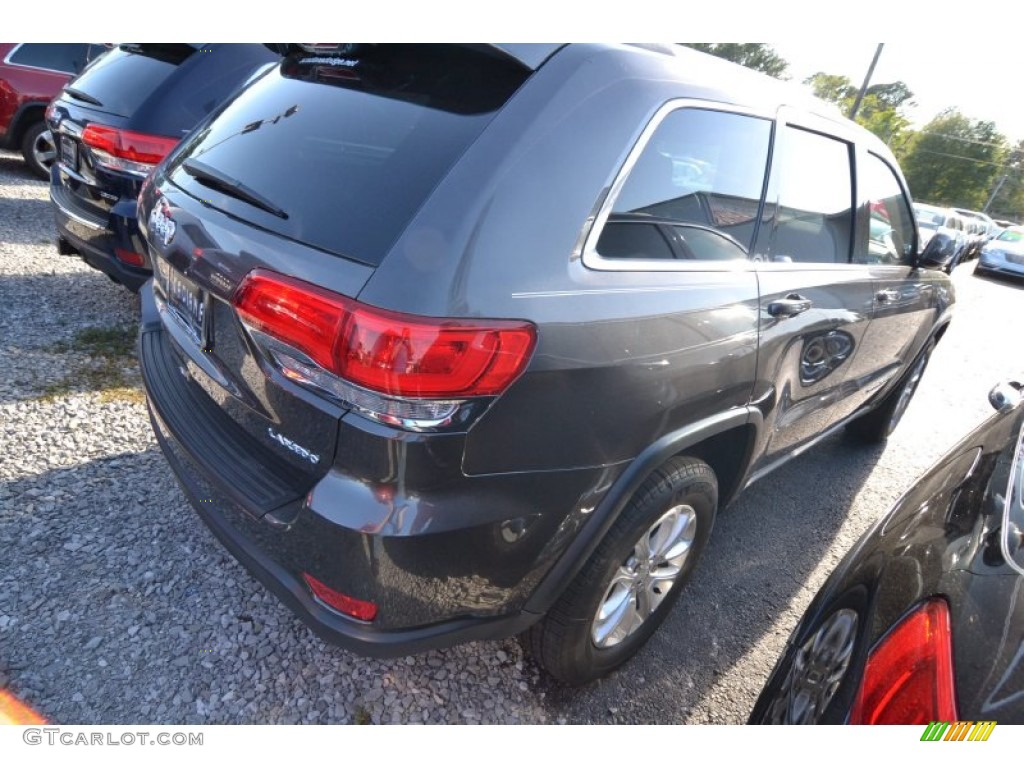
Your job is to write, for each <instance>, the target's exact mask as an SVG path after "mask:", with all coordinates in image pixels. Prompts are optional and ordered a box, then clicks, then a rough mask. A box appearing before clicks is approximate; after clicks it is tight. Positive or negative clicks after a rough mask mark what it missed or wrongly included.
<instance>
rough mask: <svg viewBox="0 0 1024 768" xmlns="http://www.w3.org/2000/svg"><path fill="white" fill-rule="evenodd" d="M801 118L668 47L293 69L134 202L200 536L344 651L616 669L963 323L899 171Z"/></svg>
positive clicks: (315, 54)
mask: <svg viewBox="0 0 1024 768" xmlns="http://www.w3.org/2000/svg"><path fill="white" fill-rule="evenodd" d="M801 103H805V100H804V99H803V97H801V96H800V95H799V94H798V93H796V92H794V90H792V89H791V87H790V86H788V85H787V84H785V83H781V82H779V81H776V80H774V79H772V78H769V77H765V76H762V75H758V74H756V73H753V72H751V71H749V70H746V69H743V68H741V67H738V66H735V65H732V64H729V63H727V62H723V61H721V60H719V59H715V58H713V57H710V56H706V55H704V54H701V53H697V52H695V51H692V50H690V49H685V48H677V47H664V48H658V47H655V48H652V47H647V46H643V47H636V46H617V45H569V46H564V47H562V46H557V45H552V46H544V45H524V46H506V47H493V46H486V45H378V46H372V45H367V46H359V45H351V46H344V47H339V48H337V49H332V50H324V49H315V48H310V49H306V48H303V47H296V48H294V49H292V50H290V52H288V54H287V55H286V56H285V58H284V59H283V60H282V62H281V63H280V64H279V65H278V66H275V67H272V68H269V69H268V70H267V71H265V72H264V73H262V74H261V76H259V77H258V78H255V79H254V80H253V81H252V82H251V83H249V85H248V86H247V87H246V88H245V89H244V90H243V91H241V92H240V93H239V94H237V95H236V96H235V97H234V98H232V99H231V100H230V101H228V102H227V103H226V104H225V105H224V106H223V107H222V108H221V109H220V110H218V112H217V113H216V114H215V115H214V116H212V117H211V118H210V119H208V120H206V121H204V122H203V124H202V125H201V126H199V127H198V128H197V130H196V131H195V132H194V133H193V134H191V136H190V137H189V138H188V139H187V140H186V141H185V142H184V143H183V144H182V145H181V146H180V147H179V148H178V149H177V150H175V151H174V152H173V153H172V155H171V156H169V157H168V158H167V159H166V160H165V161H164V163H163V164H161V165H160V166H159V167H158V168H157V170H156V172H155V174H154V177H153V182H152V184H150V185H147V187H146V188H145V190H144V191H143V194H142V197H141V199H140V201H139V215H140V221H141V222H142V225H143V230H144V235H145V238H146V241H147V243H148V246H149V252H150V255H151V257H152V259H153V264H154V270H155V274H154V280H153V283H152V285H151V286H147V287H146V288H145V289H144V291H143V303H142V306H143V317H142V328H141V335H140V342H139V345H140V347H139V348H140V358H141V367H142V371H143V375H144V379H145V385H146V389H147V393H148V401H149V408H150V414H151V417H152V420H153V425H154V429H155V432H156V435H157V438H158V440H159V442H160V445H161V447H162V448H163V450H164V452H165V454H166V456H167V458H168V460H169V462H170V463H171V465H172V467H173V469H174V471H175V473H176V474H177V476H178V478H179V480H180V481H181V483H182V485H183V487H184V488H185V490H186V493H187V494H188V496H189V497H190V499H191V501H192V502H193V504H194V506H195V507H196V510H197V512H198V514H199V515H200V516H201V517H202V519H203V520H204V521H205V522H206V524H207V525H208V526H210V528H211V529H212V530H213V531H214V532H215V533H216V534H217V536H218V537H219V538H220V539H221V540H222V541H223V543H224V544H225V546H226V547H227V548H228V549H229V550H231V551H232V552H233V553H234V555H235V556H236V557H238V558H239V559H240V560H241V561H242V562H243V563H245V564H246V566H247V567H248V568H250V569H251V570H252V572H253V573H254V574H255V575H256V576H257V577H258V578H260V579H261V580H262V581H263V582H264V583H265V584H266V585H267V586H268V587H269V588H270V589H272V590H273V591H274V592H275V593H276V594H277V595H278V596H279V597H280V598H281V599H282V600H284V601H285V602H286V603H287V604H288V605H290V606H291V607H292V608H293V609H294V610H295V611H296V612H297V613H298V614H299V615H300V616H301V617H302V618H303V619H304V620H305V621H306V622H308V623H309V624H310V625H311V626H312V627H313V628H315V629H316V630H317V631H318V632H320V633H321V634H322V635H324V636H325V637H327V638H329V639H331V640H333V641H335V642H337V643H339V644H341V645H343V646H345V647H348V648H351V649H354V650H356V651H359V652H361V653H366V654H370V655H375V654H376V655H393V654H406V653H412V652H416V651H421V650H424V649H427V648H431V647H438V646H443V645H448V644H452V643H456V642H460V641H465V640H472V639H482V638H499V637H504V636H508V635H513V634H522V635H523V638H524V642H525V644H526V645H527V647H528V648H529V650H530V651H531V652H532V653H533V654H534V655H535V657H536V658H537V659H538V661H539V662H540V663H541V664H542V665H543V666H544V667H545V668H546V669H547V670H548V671H549V672H551V673H552V674H553V675H555V676H557V677H559V678H561V679H562V680H566V681H569V682H572V683H581V682H585V681H587V680H591V679H593V678H595V677H597V676H599V675H602V674H604V673H606V672H607V671H609V670H611V669H613V668H615V667H616V666H618V665H619V664H621V663H622V662H624V661H625V660H626V659H628V658H629V657H630V656H631V655H632V654H633V653H635V652H636V651H637V650H638V649H639V648H640V647H641V645H642V644H643V643H644V642H645V641H646V639H647V638H648V637H649V636H650V634H651V633H652V632H653V631H654V630H655V629H656V628H657V626H658V625H659V624H660V623H661V621H662V620H663V619H664V618H665V615H666V612H667V611H668V610H669V609H670V607H671V606H672V604H673V603H674V602H675V601H676V599H677V598H678V597H679V595H680V592H681V590H682V588H683V586H684V584H685V583H686V582H687V580H688V579H689V577H690V575H691V573H692V570H693V568H694V566H695V564H696V563H697V560H698V558H699V557H700V555H701V552H702V551H703V549H704V548H705V545H706V543H707V541H708V537H709V535H710V533H711V529H712V526H713V524H714V520H715V516H716V514H717V513H718V511H719V510H720V509H721V508H722V507H724V506H725V505H726V504H727V503H728V502H729V501H730V500H731V499H733V498H734V497H735V496H736V494H737V493H739V492H740V491H741V490H742V489H743V488H745V487H746V486H747V485H749V484H750V483H752V482H754V481H755V480H756V479H757V478H760V477H762V476H763V475H765V474H766V473H768V472H770V471H771V470H772V469H774V468H775V467H777V466H779V465H780V464H782V463H783V462H784V461H786V460H788V459H790V458H792V457H793V456H795V455H797V454H799V453H801V452H802V451H805V450H807V449H808V448H809V447H810V446H812V445H813V444H814V443H815V442H816V441H818V440H820V439H821V438H822V437H823V436H825V435H826V434H828V433H830V432H831V431H833V430H835V429H838V428H840V427H842V426H843V425H847V426H848V428H849V430H850V431H851V432H852V433H853V434H854V435H855V436H857V437H858V438H860V439H865V440H875V441H879V440H884V439H885V438H886V437H887V436H888V435H889V433H890V432H891V431H892V430H893V428H894V427H895V426H896V424H897V423H898V422H899V420H900V417H901V416H902V414H903V412H904V411H905V409H906V407H907V404H908V403H909V401H910V398H911V396H912V395H913V393H914V390H915V388H916V386H917V384H918V382H919V381H920V379H921V374H922V372H923V371H924V368H925V365H926V364H927V362H928V358H929V355H930V353H931V351H932V349H933V347H934V345H935V343H936V342H937V341H938V340H939V339H940V338H941V336H942V334H943V333H944V332H945V330H946V328H947V324H948V322H949V320H950V316H951V309H952V304H953V291H952V288H951V285H950V282H949V280H948V278H947V276H946V275H945V274H943V273H942V272H941V271H940V270H939V269H936V268H933V267H937V266H940V265H941V264H942V263H944V261H945V260H948V258H949V257H950V256H951V255H952V243H951V241H950V240H949V238H948V237H945V236H936V237H934V238H932V242H931V243H930V244H929V246H928V247H927V248H926V249H925V250H924V252H923V253H922V254H920V255H919V254H918V248H917V244H918V233H917V227H916V225H915V222H914V217H913V212H912V208H911V200H910V198H909V196H908V194H907V191H906V184H905V182H904V180H903V177H902V175H901V173H900V171H899V169H898V166H897V165H896V162H895V160H894V159H893V157H892V155H891V153H890V152H889V150H888V149H887V148H886V147H885V145H884V144H882V143H881V142H880V141H878V139H876V138H875V137H874V136H873V135H871V134H870V133H868V132H867V131H865V130H863V129H862V128H860V127H858V126H856V125H854V124H853V123H851V122H849V121H847V120H845V119H843V118H842V117H841V116H840V115H839V114H838V113H837V112H836V111H835V110H834V109H833V108H830V107H827V106H825V105H823V104H821V103H819V102H816V101H815V102H810V103H809V104H806V103H805V105H804V106H799V105H800V104H801ZM876 220H877V221H876Z"/></svg>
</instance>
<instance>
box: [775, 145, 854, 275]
mask: <svg viewBox="0 0 1024 768" xmlns="http://www.w3.org/2000/svg"><path fill="white" fill-rule="evenodd" d="M781 145H782V151H781V152H780V153H778V157H777V159H776V160H775V161H774V162H773V164H772V180H771V183H770V190H771V192H770V193H769V194H770V196H771V198H772V200H773V202H772V204H771V205H770V206H766V208H767V209H768V211H767V219H768V221H767V222H766V223H768V224H769V227H768V228H767V229H766V231H765V233H764V234H765V236H766V237H767V238H770V239H769V241H768V242H769V256H768V258H769V260H770V261H773V262H783V263H788V262H793V263H804V264H848V263H850V253H851V245H852V243H851V236H852V234H853V184H852V179H851V164H850V150H851V147H850V145H849V144H848V143H847V142H845V141H841V140H839V139H836V138H832V137H831V136H825V135H824V134H820V133H815V132H813V131H809V130H804V129H803V128H798V127H796V126H792V125H787V126H785V127H783V128H782V130H781ZM772 219H774V221H772ZM759 239H760V238H759Z"/></svg>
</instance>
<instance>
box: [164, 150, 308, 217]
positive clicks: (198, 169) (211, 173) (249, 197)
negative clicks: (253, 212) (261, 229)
mask: <svg viewBox="0 0 1024 768" xmlns="http://www.w3.org/2000/svg"><path fill="white" fill-rule="evenodd" d="M181 167H182V168H184V169H185V173H187V174H188V175H189V176H191V177H192V178H194V179H195V180H196V181H198V182H199V183H200V184H203V185H205V186H207V187H210V188H211V189H216V190H219V191H221V192H223V193H224V194H225V195H230V196H231V197H234V198H237V199H238V200H244V201H245V202H247V203H249V204H250V205H254V206H256V207H257V208H259V209H261V210H264V211H266V212H267V213H271V214H273V215H274V216H277V217H278V218H279V219H287V218H288V214H287V213H285V212H284V211H283V210H282V209H280V208H278V207H277V206H276V205H274V204H273V203H272V202H270V201H269V200H267V198H265V197H264V196H263V195H261V194H260V193H259V192H256V191H255V190H252V189H250V188H249V187H247V186H245V184H243V183H242V182H240V181H237V180H235V179H232V178H231V177H230V176H228V175H227V174H224V173H221V172H220V171H218V170H217V169H215V168H211V167H210V166H208V165H207V164H206V163H201V162H199V161H198V160H186V161H185V162H184V163H182V164H181Z"/></svg>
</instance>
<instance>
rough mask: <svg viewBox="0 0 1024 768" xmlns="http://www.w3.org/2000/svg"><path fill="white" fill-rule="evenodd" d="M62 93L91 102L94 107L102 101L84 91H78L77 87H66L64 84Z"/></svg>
mask: <svg viewBox="0 0 1024 768" xmlns="http://www.w3.org/2000/svg"><path fill="white" fill-rule="evenodd" d="M64 93H66V94H67V95H68V96H70V97H71V98H73V99H76V100H78V101H84V102H85V103H86V104H92V105H93V106H94V107H102V106H103V102H102V101H100V100H99V99H97V98H96V97H95V96H90V95H89V94H88V93H86V92H85V91H80V90H78V89H77V88H68V87H67V86H64Z"/></svg>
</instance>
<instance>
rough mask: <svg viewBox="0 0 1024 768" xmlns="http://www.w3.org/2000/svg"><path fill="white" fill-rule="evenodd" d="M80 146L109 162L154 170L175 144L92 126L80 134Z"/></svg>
mask: <svg viewBox="0 0 1024 768" xmlns="http://www.w3.org/2000/svg"><path fill="white" fill-rule="evenodd" d="M82 143H83V144H85V145H86V146H88V147H92V148H93V149H94V150H98V151H99V152H102V153H104V154H106V155H108V156H109V157H111V158H118V159H120V160H125V161H128V162H129V163H133V164H137V165H140V166H154V165H156V164H157V163H159V162H160V161H161V160H163V159H164V157H166V156H167V153H168V152H170V151H171V150H172V149H174V148H175V147H176V146H177V144H178V140H177V139H173V138H170V137H168V136H152V135H150V134H148V133H138V132H137V131H123V130H121V129H120V128H111V127H110V126H107V125H97V124H96V123H92V124H90V125H87V126H86V128H85V130H84V131H82ZM102 159H103V160H106V158H102ZM107 164H109V163H107ZM114 165H117V164H116V163H115V164H114Z"/></svg>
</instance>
